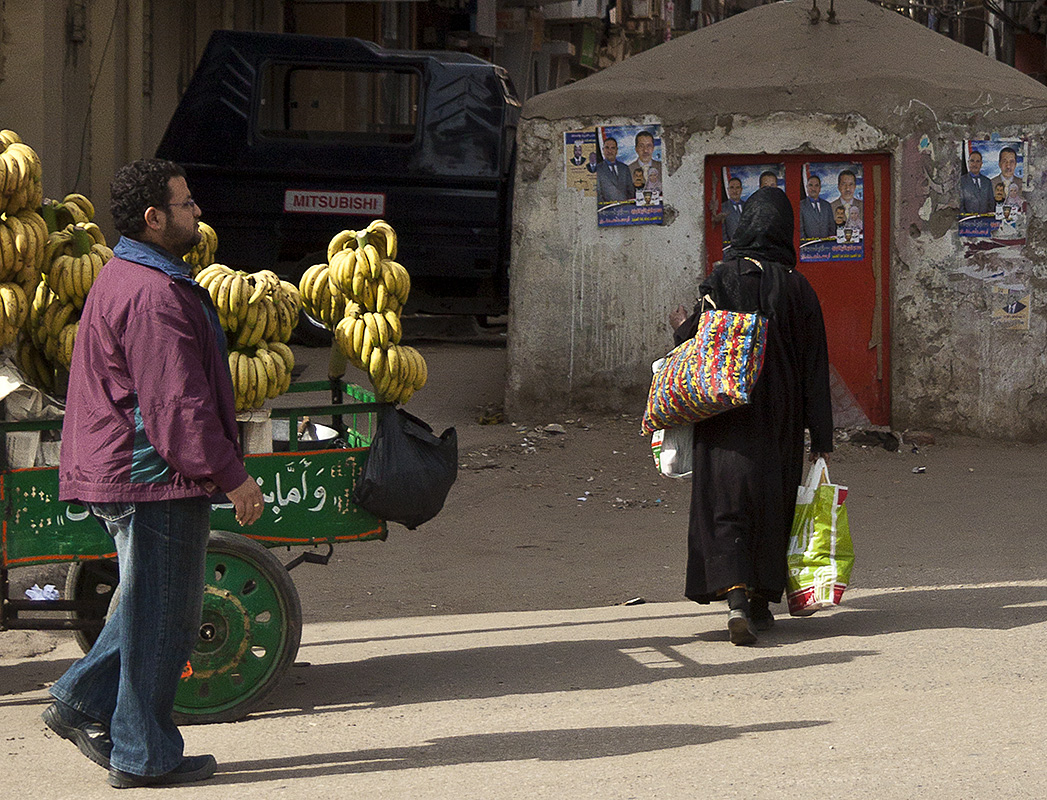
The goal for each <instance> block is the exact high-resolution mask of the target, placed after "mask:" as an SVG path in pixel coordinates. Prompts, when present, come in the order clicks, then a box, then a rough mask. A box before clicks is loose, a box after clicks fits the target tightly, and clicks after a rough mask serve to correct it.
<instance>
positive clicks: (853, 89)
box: [523, 0, 1047, 131]
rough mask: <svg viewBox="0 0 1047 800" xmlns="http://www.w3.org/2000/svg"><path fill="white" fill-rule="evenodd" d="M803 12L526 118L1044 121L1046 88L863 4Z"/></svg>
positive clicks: (633, 64) (744, 26)
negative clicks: (1034, 114) (1039, 117)
mask: <svg viewBox="0 0 1047 800" xmlns="http://www.w3.org/2000/svg"><path fill="white" fill-rule="evenodd" d="M811 5H812V2H811V0H795V1H792V0H783V2H778V3H773V4H771V5H766V6H759V7H757V8H754V9H752V10H750V11H746V12H744V13H742V14H737V15H735V16H733V17H731V18H730V19H727V20H724V21H723V22H718V23H716V24H714V25H710V26H709V27H706V28H702V29H700V30H697V31H694V32H693V33H689V34H687V35H686V36H682V37H680V38H679V39H676V40H673V41H671V42H668V43H666V44H664V45H660V46H658V47H655V48H653V49H651V50H648V51H646V52H643V53H640V54H639V55H636V56H633V57H632V58H629V59H626V60H625V61H623V62H621V63H619V64H616V65H615V66H613V67H610V68H608V69H606V70H603V71H601V72H598V73H596V74H594V75H591V76H590V77H588V78H585V79H584V80H581V81H578V82H577V83H573V84H569V85H568V86H565V87H563V88H561V89H557V90H555V91H551V92H546V93H544V94H540V95H536V96H535V97H533V98H531V99H530V100H529V101H528V102H527V103H526V105H525V106H524V109H523V115H524V117H526V118H545V119H567V118H582V117H602V118H607V117H614V116H626V117H637V116H642V115H654V116H656V117H658V118H660V119H661V121H662V122H663V123H664V124H670V125H671V124H676V123H684V124H690V125H694V126H697V127H709V126H711V124H712V123H713V120H714V119H715V118H716V117H717V116H720V115H733V114H739V115H749V116H764V115H766V114H770V113H773V112H776V111H790V112H801V113H802V112H822V113H827V114H832V115H846V114H851V113H857V114H860V115H861V116H862V117H864V118H865V119H867V120H868V121H869V122H870V123H872V124H873V125H875V126H877V127H879V128H881V129H882V130H887V131H898V130H900V129H901V128H903V127H908V125H907V124H906V123H907V122H908V123H909V124H911V118H912V117H913V116H914V115H921V116H922V115H925V114H927V113H928V111H930V112H932V113H933V114H934V116H935V117H936V118H937V119H938V121H939V122H944V121H946V120H950V121H955V122H961V121H965V122H972V121H974V120H976V119H978V118H980V117H982V116H984V115H989V116H988V117H987V118H986V123H988V124H989V125H990V126H992V127H998V126H999V125H1003V124H1012V123H1013V124H1020V123H1021V122H1023V121H1028V120H1029V117H1030V111H1032V110H1034V109H1038V110H1043V109H1047V86H1044V85H1043V84H1041V83H1039V82H1038V81H1036V80H1034V79H1032V78H1030V77H1028V76H1027V75H1024V74H1023V73H1021V72H1019V71H1018V70H1015V69H1013V68H1012V67H1008V66H1006V65H1005V64H1002V63H1000V62H998V61H995V60H993V59H991V58H988V57H987V56H984V55H982V54H981V53H979V52H978V51H976V50H973V49H971V48H969V47H967V46H965V45H962V44H959V43H957V42H954V41H952V40H951V39H949V38H948V37H946V36H943V35H941V34H939V33H935V32H934V31H931V30H928V29H927V28H925V27H923V26H922V25H920V24H918V23H916V22H913V21H912V20H909V19H907V18H905V17H903V16H901V15H900V14H898V13H896V12H894V11H889V10H887V9H884V8H881V7H880V6H878V5H875V4H873V3H871V2H868V0H835V6H836V15H837V18H838V19H839V24H837V25H830V24H829V23H828V22H826V14H827V11H828V6H829V0H820V2H819V7H820V9H821V12H822V16H821V21H820V22H819V23H818V24H817V25H812V24H810V20H809V17H808V12H809V11H810V9H811Z"/></svg>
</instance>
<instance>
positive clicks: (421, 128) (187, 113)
mask: <svg viewBox="0 0 1047 800" xmlns="http://www.w3.org/2000/svg"><path fill="white" fill-rule="evenodd" d="M519 116H520V102H519V100H518V99H517V98H516V95H515V93H514V90H513V86H512V83H511V81H510V79H509V76H508V74H507V73H506V71H505V70H504V69H502V68H501V67H498V66H496V65H494V64H490V63H488V62H486V61H483V60H481V59H478V58H475V57H473V56H470V55H467V54H462V53H451V52H428V51H409V50H387V49H384V48H382V47H379V46H377V45H375V44H373V43H371V42H365V41H362V40H360V39H352V38H333V37H319V36H303V35H297V34H268V33H253V32H240V31H216V32H215V33H214V34H213V35H212V37H211V39H210V41H209V42H208V45H207V49H206V51H205V52H204V54H203V57H202V58H201V60H200V64H199V66H198V68H197V70H196V72H195V74H194V75H193V78H192V81H191V82H190V84H189V86H188V87H187V89H186V92H185V95H184V96H183V97H182V100H181V102H180V103H179V105H178V108H177V110H176V111H175V114H174V116H173V117H172V119H171V122H170V124H169V125H168V128H167V131H166V133H165V134H164V137H163V139H162V141H161V142H160V145H159V147H158V148H157V151H156V155H157V157H159V158H167V159H171V160H172V161H176V162H178V163H179V164H181V165H182V166H183V167H185V169H186V172H187V174H188V180H189V186H190V188H191V190H192V192H193V196H194V197H195V199H196V200H197V201H198V202H199V203H200V206H201V208H202V209H203V214H204V217H203V218H204V221H205V222H207V223H208V224H210V225H211V226H212V227H213V228H214V229H215V230H216V231H217V232H218V241H219V250H218V260H219V261H221V262H222V263H225V264H228V265H230V266H241V267H245V268H249V269H251V270H259V269H272V270H274V271H275V272H277V273H278V274H280V275H281V276H282V277H284V278H286V279H288V280H291V281H293V282H295V283H297V282H298V278H299V277H300V276H301V273H302V272H303V271H304V270H305V269H306V268H308V267H309V266H310V265H311V264H315V263H319V262H322V261H324V260H326V250H327V242H328V241H329V240H330V238H331V236H332V235H334V234H335V233H337V232H338V231H340V230H343V229H345V228H363V227H364V226H366V225H367V223H368V222H370V221H371V220H372V219H376V218H383V219H385V220H387V221H388V222H389V223H390V224H391V225H392V226H393V227H394V228H395V229H396V231H397V233H398V235H399V256H398V260H399V261H401V263H403V264H404V266H406V267H407V269H408V270H409V272H410V273H411V277H412V291H411V301H410V302H409V304H408V308H409V309H410V310H415V311H425V312H433V313H453V314H470V315H477V316H491V315H499V314H502V313H504V312H505V311H506V309H507V306H508V265H509V241H510V233H511V224H510V215H511V212H512V181H513V171H514V162H515V152H516V147H515V140H516V127H517V122H518V120H519Z"/></svg>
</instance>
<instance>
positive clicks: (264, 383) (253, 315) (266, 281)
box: [196, 264, 302, 411]
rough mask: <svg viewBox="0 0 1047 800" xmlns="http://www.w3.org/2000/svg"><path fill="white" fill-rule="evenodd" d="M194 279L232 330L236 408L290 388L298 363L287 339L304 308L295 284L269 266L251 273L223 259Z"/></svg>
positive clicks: (231, 370) (244, 408)
mask: <svg viewBox="0 0 1047 800" xmlns="http://www.w3.org/2000/svg"><path fill="white" fill-rule="evenodd" d="M196 281H197V283H199V284H200V285H201V286H202V287H204V289H206V290H207V292H208V294H210V295H211V299H212V300H213V301H214V304H215V308H217V309H218V319H219V321H220V322H221V323H222V327H223V328H224V329H225V331H226V334H227V336H228V340H229V374H230V375H232V378H233V389H234V391H235V393H236V410H237V411H248V410H250V409H253V408H258V407H259V406H261V405H262V403H264V402H265V400H266V399H267V398H269V399H271V398H274V397H276V396H278V395H281V394H283V393H284V392H286V391H287V388H288V387H289V386H290V385H291V370H292V369H293V368H294V355H292V353H291V348H290V347H288V346H287V344H286V342H287V340H288V339H290V338H291V333H292V331H294V326H295V325H296V324H298V313H299V311H301V308H302V298H301V296H300V295H299V294H298V290H297V289H296V288H295V287H294V284H291V283H288V282H287V281H282V280H280V278H279V276H278V275H277V274H276V273H275V272H271V271H270V270H267V269H263V270H261V271H260V272H255V273H253V274H248V273H246V272H241V271H238V270H234V269H231V268H229V267H227V266H225V265H224V264H211V265H209V266H206V267H204V268H203V269H201V270H200V272H199V273H198V274H197V276H196Z"/></svg>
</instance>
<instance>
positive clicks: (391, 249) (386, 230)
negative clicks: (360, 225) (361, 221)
mask: <svg viewBox="0 0 1047 800" xmlns="http://www.w3.org/2000/svg"><path fill="white" fill-rule="evenodd" d="M367 232H368V233H370V234H372V239H373V238H374V236H373V234H375V233H377V234H378V237H377V238H378V239H379V240H380V241H381V243H382V247H381V248H380V249H381V250H382V251H383V255H384V257H385V258H396V231H394V230H393V226H392V225H390V224H389V223H388V222H386V221H385V220H384V219H376V220H375V221H374V222H372V223H371V224H370V225H368V226H367Z"/></svg>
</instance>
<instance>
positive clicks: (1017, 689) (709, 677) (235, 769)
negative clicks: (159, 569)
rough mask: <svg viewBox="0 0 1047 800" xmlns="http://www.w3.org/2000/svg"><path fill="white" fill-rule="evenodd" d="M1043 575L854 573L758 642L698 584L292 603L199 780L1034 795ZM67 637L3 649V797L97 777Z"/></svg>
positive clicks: (66, 792) (60, 796)
mask: <svg viewBox="0 0 1047 800" xmlns="http://www.w3.org/2000/svg"><path fill="white" fill-rule="evenodd" d="M1045 589H1047V584H1045V583H1044V582H1028V583H1017V584H987V585H980V586H952V587H914V588H910V589H909V590H907V591H904V592H902V591H892V590H855V591H854V592H853V593H851V595H850V596H849V597H848V598H847V600H848V602H847V604H846V606H845V607H844V608H841V609H840V610H838V611H835V612H833V613H828V614H824V615H821V616H815V617H813V618H809V619H804V620H798V619H788V618H787V619H785V620H782V621H781V622H780V623H779V624H778V626H777V627H776V628H775V629H774V630H773V631H772V632H770V633H769V634H766V635H764V637H763V639H762V640H761V642H760V644H759V645H758V646H757V647H753V648H737V647H733V646H731V645H730V644H728V643H727V641H726V633H725V631H724V629H723V627H722V622H723V613H722V610H720V609H718V608H717V609H701V608H698V607H696V606H694V605H692V604H689V603H650V604H645V605H639V606H617V607H610V608H591V609H574V610H567V611H560V610H543V611H532V612H522V613H497V614H472V615H455V616H436V617H422V618H401V619H387V620H373V621H359V622H351V623H318V624H311V625H308V626H307V627H306V631H305V637H304V641H303V645H302V649H301V652H300V655H299V659H300V662H299V664H297V665H296V666H295V667H294V668H293V669H292V670H291V673H290V676H289V678H288V679H287V680H286V681H285V682H284V684H283V685H282V686H281V687H280V688H279V689H278V690H277V692H276V694H275V695H274V696H273V697H272V698H271V701H270V702H269V703H268V704H267V706H266V708H265V709H264V710H263V711H261V712H259V713H256V714H255V715H252V717H251V718H249V719H248V720H246V721H243V722H240V723H236V724H226V725H207V726H196V727H191V728H187V729H185V736H186V740H187V743H188V748H189V751H191V752H199V751H209V752H214V753H215V754H216V755H217V757H218V759H219V761H220V763H221V766H220V772H219V774H218V775H217V776H216V777H215V779H213V780H212V781H210V782H208V783H207V784H203V785H199V786H196V787H192V788H182V789H172V790H167V791H165V793H164V796H165V797H168V796H176V797H192V798H239V797H267V798H268V797H274V798H276V797H279V798H284V797H287V798H334V797H380V798H485V799H488V798H490V799H491V800H494V799H495V798H550V799H555V800H562V798H600V799H601V800H606V799H607V798H623V799H624V798H645V799H646V798H685V797H688V798H690V797H722V798H743V797H744V798H768V799H771V798H794V797H812V796H817V797H837V798H870V797H875V798H881V799H882V800H894V799H895V798H897V799H898V800H909V799H910V798H917V797H930V798H975V797H1012V798H1024V797H1030V798H1032V797H1042V796H1044V794H1045V793H1047V769H1045V767H1044V763H1043V759H1042V755H1041V753H1042V741H1043V739H1044V735H1045V733H1047V730H1045V728H1047V725H1045V723H1044V717H1043V714H1042V713H1041V709H1042V707H1043V704H1044V701H1045V699H1047V698H1045V697H1044V682H1043V678H1042V675H1043V667H1042V644H1043V639H1044V633H1045V630H1047V625H1045V620H1047V608H1045V605H1047V604H1045V600H1044V597H1045ZM76 655H77V651H76V650H75V649H74V647H73V645H72V644H71V643H69V642H65V643H63V644H61V645H60V646H59V647H58V648H57V649H56V650H54V651H53V652H51V653H48V654H46V655H44V656H40V657H37V658H34V659H31V660H26V661H10V660H0V682H2V683H3V686H4V687H5V692H7V693H6V694H5V695H4V696H3V697H0V729H2V730H3V732H4V733H3V737H4V738H3V748H2V749H0V791H2V796H3V797H10V798H14V797H25V798H52V799H54V800H64V799H65V798H84V799H85V800H89V799H90V798H96V797H98V798H101V797H110V796H111V792H112V790H111V789H109V788H108V786H106V785H105V782H104V777H105V776H104V773H103V772H102V771H101V770H100V769H98V768H97V767H95V766H94V765H92V764H90V763H89V762H88V761H86V760H85V759H84V758H83V757H81V756H80V755H79V753H78V752H77V751H76V750H75V749H74V748H73V747H72V746H71V745H69V744H68V743H67V742H64V741H62V740H60V739H56V738H55V737H53V736H51V735H50V734H45V733H44V731H43V726H42V724H41V723H40V722H39V721H38V715H39V713H40V711H41V710H42V709H43V707H44V704H45V703H46V698H45V693H44V691H43V690H42V689H40V688H39V686H40V684H41V683H44V682H47V681H51V680H53V679H54V678H56V677H57V676H58V675H59V674H60V673H61V672H62V670H63V669H64V668H65V667H66V666H67V665H68V664H69V662H70V660H71V659H72V658H74V657H76Z"/></svg>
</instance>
